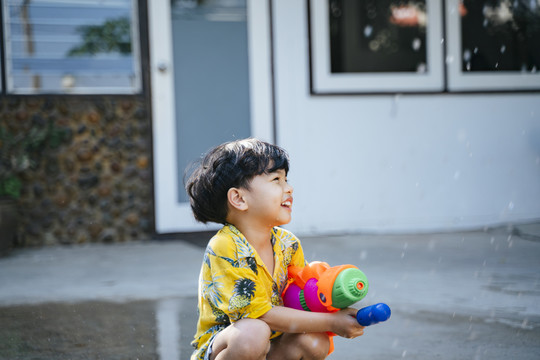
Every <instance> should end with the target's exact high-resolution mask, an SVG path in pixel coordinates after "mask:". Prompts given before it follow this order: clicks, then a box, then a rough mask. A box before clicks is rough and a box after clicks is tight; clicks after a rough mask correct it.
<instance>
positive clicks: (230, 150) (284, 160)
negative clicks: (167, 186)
mask: <svg viewBox="0 0 540 360" xmlns="http://www.w3.org/2000/svg"><path fill="white" fill-rule="evenodd" d="M280 169H282V170H285V173H288V172H289V156H288V154H287V152H286V151H285V150H284V149H282V148H280V147H279V146H276V145H272V144H269V143H267V142H264V141H261V140H257V139H254V138H249V139H244V140H237V141H231V142H227V143H224V144H221V145H219V146H217V147H215V148H213V149H211V150H210V151H209V152H208V153H207V154H206V155H205V156H204V157H203V158H202V159H201V160H200V162H199V163H198V166H197V167H196V168H195V170H194V171H193V172H192V173H191V175H190V176H189V178H188V180H187V181H186V191H187V193H188V195H189V198H190V204H191V209H192V210H193V215H194V216H195V219H196V220H197V221H200V222H202V223H207V222H215V223H221V224H225V223H226V222H227V221H226V218H227V211H228V200H227V192H228V191H229V189H230V188H242V187H243V188H247V189H249V183H250V181H251V180H252V179H253V177H255V176H256V175H261V174H263V173H271V172H274V171H276V170H280Z"/></svg>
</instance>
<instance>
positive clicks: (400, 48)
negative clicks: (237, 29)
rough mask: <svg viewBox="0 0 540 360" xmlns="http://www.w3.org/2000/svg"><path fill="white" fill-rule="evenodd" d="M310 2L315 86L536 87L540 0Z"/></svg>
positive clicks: (326, 89) (321, 89)
mask: <svg viewBox="0 0 540 360" xmlns="http://www.w3.org/2000/svg"><path fill="white" fill-rule="evenodd" d="M309 4H310V35H311V41H310V45H311V54H310V55H311V91H312V93H315V94H325V93H362V92H370V93H376V92H429V91H435V92H439V91H444V90H447V91H496V90H535V89H540V72H538V68H539V66H540V1H538V0H512V1H510V0H446V1H441V0H407V1H403V0H310V2H309ZM443 6H446V9H443ZM443 10H445V11H444V12H443ZM443 24H446V28H445V29H444V31H445V32H443V29H442V27H443ZM443 51H446V56H443Z"/></svg>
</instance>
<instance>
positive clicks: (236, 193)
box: [227, 188, 248, 211]
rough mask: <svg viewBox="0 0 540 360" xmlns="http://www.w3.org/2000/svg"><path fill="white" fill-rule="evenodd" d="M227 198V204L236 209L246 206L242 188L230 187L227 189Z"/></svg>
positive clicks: (242, 208)
mask: <svg viewBox="0 0 540 360" xmlns="http://www.w3.org/2000/svg"><path fill="white" fill-rule="evenodd" d="M227 200H228V201H229V204H230V205H231V206H232V207H234V208H235V209H237V210H240V211H243V210H247V208H248V206H247V202H246V201H245V199H244V194H243V192H242V189H237V188H230V189H229V191H227Z"/></svg>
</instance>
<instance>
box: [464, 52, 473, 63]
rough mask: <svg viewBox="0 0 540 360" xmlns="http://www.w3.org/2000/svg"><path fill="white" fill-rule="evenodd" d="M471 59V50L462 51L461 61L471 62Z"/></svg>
mask: <svg viewBox="0 0 540 360" xmlns="http://www.w3.org/2000/svg"><path fill="white" fill-rule="evenodd" d="M471 58H472V54H471V50H469V49H465V51H463V60H464V61H471Z"/></svg>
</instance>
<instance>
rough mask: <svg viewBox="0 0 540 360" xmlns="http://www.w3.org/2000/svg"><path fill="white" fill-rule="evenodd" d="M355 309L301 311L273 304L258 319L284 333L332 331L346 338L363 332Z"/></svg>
mask: <svg viewBox="0 0 540 360" xmlns="http://www.w3.org/2000/svg"><path fill="white" fill-rule="evenodd" d="M356 312H357V310H355V309H351V308H348V309H343V310H341V311H338V312H335V313H319V312H309V311H301V310H296V309H292V308H287V307H284V306H275V307H273V308H272V309H270V310H269V311H268V312H267V313H265V314H264V315H263V316H261V317H260V318H259V319H261V320H263V321H264V322H266V323H267V324H268V326H270V328H271V329H272V330H274V331H280V332H285V333H303V332H333V333H335V334H336V335H339V336H343V337H346V338H355V337H357V336H360V335H362V334H363V333H364V327H363V326H361V325H360V324H358V322H357V321H356Z"/></svg>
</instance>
